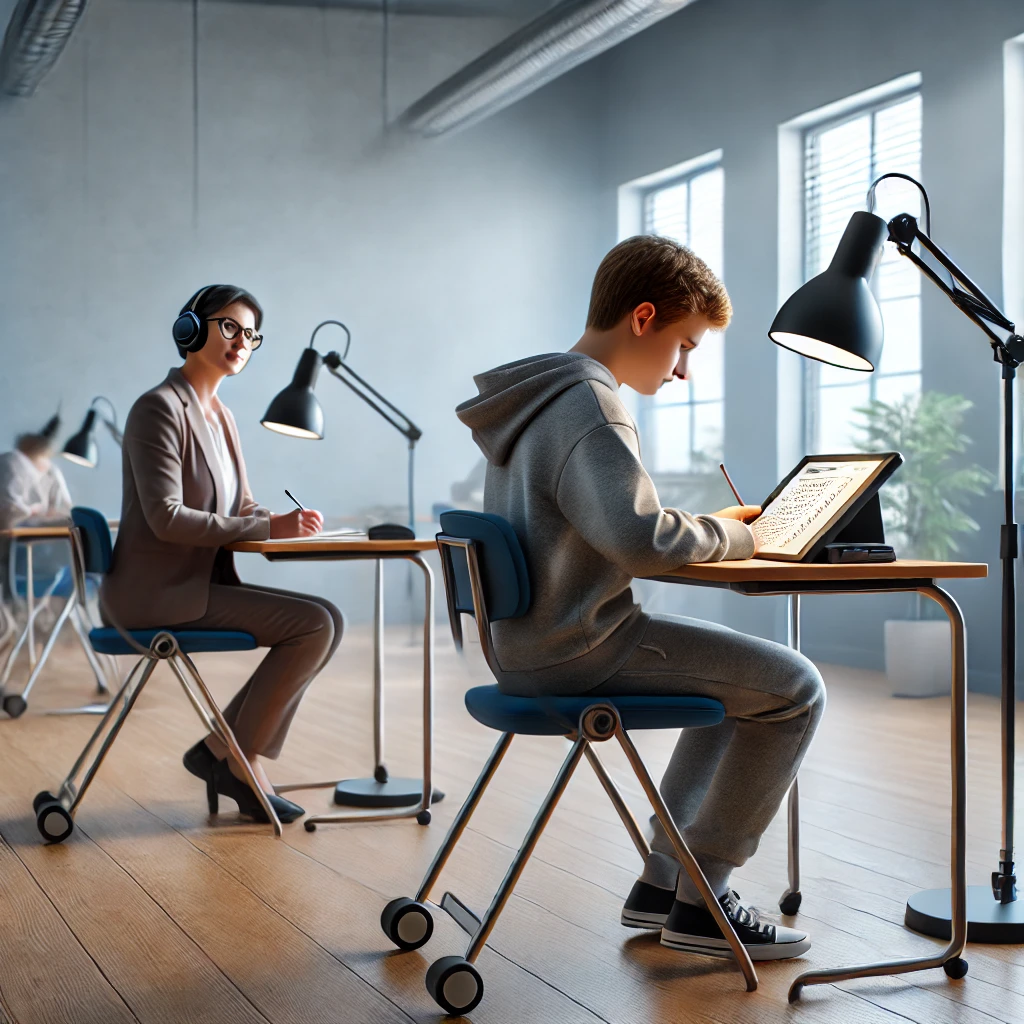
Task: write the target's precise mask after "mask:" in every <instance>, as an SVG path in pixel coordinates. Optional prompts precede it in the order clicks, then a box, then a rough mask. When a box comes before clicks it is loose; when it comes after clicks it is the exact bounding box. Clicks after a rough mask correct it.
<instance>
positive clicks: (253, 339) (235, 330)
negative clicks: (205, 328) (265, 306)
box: [209, 316, 263, 352]
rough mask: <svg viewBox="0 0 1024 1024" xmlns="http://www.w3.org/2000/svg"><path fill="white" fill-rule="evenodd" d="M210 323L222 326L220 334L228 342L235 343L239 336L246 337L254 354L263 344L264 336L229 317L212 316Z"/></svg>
mask: <svg viewBox="0 0 1024 1024" xmlns="http://www.w3.org/2000/svg"><path fill="white" fill-rule="evenodd" d="M209 321H210V323H211V324H220V333H221V334H223V335H224V337H225V338H226V339H227V340H228V341H234V340H235V338H237V337H238V335H239V334H242V335H244V337H245V340H246V341H247V342H248V343H249V347H250V348H251V349H252V350H253V352H255V351H256V349H258V348H259V347H260V345H262V344H263V335H262V334H257V333H256V332H255V331H254V330H253V329H252V328H251V327H243V326H242V325H241V324H240V323H239V322H238V321H237V320H232V319H231V317H229V316H211V317H209Z"/></svg>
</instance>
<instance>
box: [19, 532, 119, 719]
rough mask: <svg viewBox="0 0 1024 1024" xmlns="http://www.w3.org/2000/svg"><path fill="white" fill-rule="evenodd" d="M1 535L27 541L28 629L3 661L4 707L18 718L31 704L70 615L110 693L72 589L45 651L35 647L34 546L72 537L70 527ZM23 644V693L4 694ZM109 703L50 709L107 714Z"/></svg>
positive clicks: (102, 685) (101, 682)
mask: <svg viewBox="0 0 1024 1024" xmlns="http://www.w3.org/2000/svg"><path fill="white" fill-rule="evenodd" d="M111 526H115V527H116V526H117V522H116V521H112V522H111ZM0 539H2V540H9V541H11V542H12V543H13V542H18V543H20V544H24V545H25V607H26V620H27V621H26V623H25V629H24V630H23V631H22V633H21V636H19V637H18V639H17V641H16V642H15V644H14V646H13V647H12V648H11V651H10V653H9V654H8V656H7V660H6V662H5V663H4V669H3V673H2V675H0V697H2V698H3V709H4V711H5V712H6V713H7V714H8V715H9V716H10V717H11V718H17V717H19V716H20V715H22V714H23V713H24V711H25V709H26V707H27V706H28V696H29V693H31V691H32V687H33V686H35V683H36V680H37V679H38V678H39V673H40V672H41V671H42V669H43V666H44V665H45V664H46V661H47V659H48V658H49V656H50V652H51V651H52V650H53V646H54V644H55V643H56V642H57V637H58V636H59V635H60V631H61V630H62V629H63V628H64V623H65V622H67V621H68V619H70V620H71V624H72V626H73V627H74V630H75V633H76V634H77V636H78V639H79V642H80V643H81V645H82V649H83V650H84V651H85V656H86V658H87V659H88V661H89V667H90V668H91V669H92V671H93V675H94V676H95V677H96V686H97V690H98V692H99V693H100V694H107V693H109V692H110V687H109V682H108V679H107V676H106V673H105V672H104V671H103V668H102V667H101V666H100V664H99V662H98V661H97V657H96V654H95V653H94V652H93V649H92V646H91V645H90V644H89V641H88V636H87V634H88V631H89V630H88V623H87V622H85V623H83V622H82V621H81V618H80V616H81V609H80V608H79V606H78V605H79V601H78V595H77V594H76V593H74V592H73V591H72V593H71V595H70V596H69V597H68V598H67V600H66V601H65V603H64V607H63V609H61V613H60V615H59V616H58V618H57V621H56V622H55V623H54V625H53V629H51V630H50V635H49V637H48V638H47V641H46V645H45V646H44V647H43V651H42V654H39V653H38V652H37V650H36V631H35V622H36V615H37V613H38V609H37V608H36V594H35V571H34V567H33V558H32V548H33V546H34V545H35V544H40V543H45V542H49V541H55V540H62V539H63V540H70V527H69V526H61V525H56V526H14V527H11V528H9V529H7V530H0ZM12 564H13V562H12ZM56 583H57V580H56V579H54V585H56ZM11 586H12V590H13V589H14V580H11ZM51 592H52V587H51V589H50V591H48V592H47V593H46V594H45V595H44V600H46V599H48V598H49V597H50V594H51ZM23 644H25V645H27V648H28V666H29V676H28V681H27V682H26V684H25V688H24V689H23V690H22V691H21V693H11V694H6V695H5V694H4V688H5V687H6V685H7V681H8V680H9V679H10V675H11V669H12V668H13V667H14V662H15V660H16V659H17V657H18V652H19V651H20V650H21V647H22V645H23ZM108 706H109V705H107V704H103V703H93V704H86V705H84V706H83V707H79V708H62V709H60V710H58V711H53V712H50V713H51V714H90V715H95V714H104V713H105V712H106V710H107V707H108Z"/></svg>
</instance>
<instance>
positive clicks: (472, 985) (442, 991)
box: [427, 956, 484, 1016]
mask: <svg viewBox="0 0 1024 1024" xmlns="http://www.w3.org/2000/svg"><path fill="white" fill-rule="evenodd" d="M427 991H428V992H429V993H430V995H431V998H432V999H433V1000H434V1002H436V1003H437V1005H438V1006H440V1007H441V1009H442V1010H444V1011H445V1012H446V1013H450V1014H452V1015H454V1016H460V1015H463V1014H467V1013H469V1012H470V1011H472V1010H474V1009H476V1006H477V1004H478V1003H479V1002H480V1000H481V999H483V996H484V979H483V978H481V977H480V972H479V971H478V970H477V969H476V968H475V967H474V966H473V965H472V964H471V963H470V962H469V961H468V960H466V959H464V958H463V957H461V956H443V957H441V959H440V960H435V961H434V962H433V963H432V964H431V965H430V968H429V969H428V970H427Z"/></svg>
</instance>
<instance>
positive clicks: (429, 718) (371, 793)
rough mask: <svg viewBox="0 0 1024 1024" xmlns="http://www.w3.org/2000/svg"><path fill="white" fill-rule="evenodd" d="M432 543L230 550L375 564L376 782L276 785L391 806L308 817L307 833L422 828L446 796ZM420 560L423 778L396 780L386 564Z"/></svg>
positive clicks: (293, 544)
mask: <svg viewBox="0 0 1024 1024" xmlns="http://www.w3.org/2000/svg"><path fill="white" fill-rule="evenodd" d="M436 549H437V545H436V543H435V542H434V541H433V540H419V539H417V540H367V539H366V538H358V539H351V540H349V539H346V538H314V539H312V540H269V541H241V542H239V543H237V544H232V545H231V547H230V550H231V551H238V552H250V553H254V554H259V555H262V556H263V557H264V558H266V559H267V561H269V562H292V561H303V560H305V561H331V562H335V561H367V560H370V561H374V562H376V563H377V565H376V583H375V595H374V597H375V600H374V615H373V759H374V772H373V778H372V779H369V778H368V779H335V780H334V781H331V782H315V783H295V784H289V785H284V786H275V787H274V789H275V790H276V791H277V792H278V793H287V792H292V791H294V790H300V789H326V788H328V787H331V786H333V787H334V800H335V803H339V804H347V805H349V806H353V807H363V808H390V810H381V811H379V812H377V813H371V814H368V813H365V812H364V813H360V814H320V815H310V816H309V817H307V818H306V819H305V822H304V826H305V829H306V831H307V832H312V831H313V830H314V829H315V828H316V826H317V825H318V824H320V823H327V822H346V821H382V820H386V819H391V818H410V817H415V818H416V820H417V821H418V822H419V823H420V824H421V825H426V824H428V823H429V822H430V804H431V803H432V802H436V801H438V800H440V799H442V797H443V796H444V794H443V793H439V792H435V791H434V789H433V787H432V785H431V762H432V752H433V731H434V693H433V679H434V574H433V572H431V569H430V566H429V565H427V563H426V561H425V560H424V558H423V553H424V552H425V551H434V550H436ZM394 558H398V559H405V560H406V561H409V562H415V564H416V565H418V566H419V567H420V570H421V571H422V572H423V578H424V587H425V590H424V597H425V600H424V612H423V778H422V779H396V778H391V777H390V776H389V775H388V770H387V768H386V766H385V765H384V699H383V697H384V693H383V688H384V562H385V560H387V559H394Z"/></svg>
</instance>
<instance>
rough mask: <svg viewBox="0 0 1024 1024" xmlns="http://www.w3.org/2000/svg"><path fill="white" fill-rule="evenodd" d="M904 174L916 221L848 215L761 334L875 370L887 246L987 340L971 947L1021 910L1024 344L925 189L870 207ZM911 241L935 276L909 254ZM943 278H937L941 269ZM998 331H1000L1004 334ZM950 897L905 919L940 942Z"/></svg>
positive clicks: (926, 902)
mask: <svg viewBox="0 0 1024 1024" xmlns="http://www.w3.org/2000/svg"><path fill="white" fill-rule="evenodd" d="M886 178H903V179H904V180H906V181H909V182H911V183H912V184H914V185H915V186H916V187H917V188H919V189H920V190H921V194H922V196H923V197H924V211H925V225H926V228H925V229H924V230H922V228H921V226H920V224H919V223H918V220H917V218H916V217H914V216H912V215H911V214H909V213H901V214H898V215H897V216H895V217H893V218H892V220H890V221H889V222H888V223H886V222H885V221H884V220H882V218H881V217H878V216H876V215H875V214H874V212H865V211H858V212H857V213H855V214H853V216H852V217H851V218H850V222H849V224H848V225H847V227H846V230H845V232H844V233H843V237H842V239H841V240H840V242H839V245H838V247H837V249H836V254H835V256H834V257H833V260H832V263H831V264H830V265H829V267H828V268H827V269H826V270H825V271H824V272H823V273H821V274H819V275H818V276H817V277H815V278H812V279H811V280H810V281H808V282H807V284H805V285H804V286H803V287H802V288H800V289H798V290H797V291H796V292H794V293H793V295H792V296H791V297H790V298H789V299H788V300H787V301H786V303H785V304H784V305H783V306H782V308H781V309H780V310H779V312H778V314H777V315H776V317H775V320H774V322H773V323H772V326H771V329H770V330H769V332H768V336H769V337H770V338H771V340H772V341H774V342H775V343H776V344H777V345H780V346H782V347H783V348H788V349H791V350H792V351H794V352H797V353H799V354H800V355H805V356H808V357H810V358H812V359H817V360H820V361H822V362H826V363H831V364H832V365H836V366H842V367H846V368H847V369H853V370H866V371H868V372H870V371H872V370H874V369H875V367H876V366H877V364H878V358H879V356H880V355H881V349H882V318H881V313H880V311H879V310H878V306H877V302H876V301H875V300H874V297H873V296H872V294H871V292H870V288H869V286H868V279H869V278H870V276H871V274H872V272H873V271H874V268H875V266H876V265H877V262H878V259H879V257H880V255H881V252H882V248H883V246H884V243H885V242H886V241H891V242H893V243H894V244H895V246H896V251H897V252H898V253H899V254H900V255H901V256H903V257H905V258H906V259H908V260H910V262H911V263H913V264H914V266H916V267H917V268H918V270H920V271H921V273H922V274H924V276H925V277H927V278H928V280H929V281H931V282H932V284H934V285H935V286H936V287H937V288H938V289H939V290H940V291H941V292H942V293H943V294H944V295H946V296H947V297H948V298H949V300H950V301H951V302H952V303H953V305H955V306H956V307H957V309H959V310H960V312H962V313H963V314H964V315H965V316H966V317H967V318H968V319H969V320H971V322H972V323H974V325H975V326H976V327H978V328H979V329H980V330H981V331H982V332H983V333H984V334H985V336H986V337H987V338H988V341H989V345H990V347H991V351H992V357H993V359H994V360H995V362H996V363H998V364H999V367H1000V372H1001V375H1002V380H1003V388H1002V407H1003V465H1002V476H1003V513H1004V517H1003V519H1004V521H1003V525H1002V527H1001V530H1000V539H999V557H1000V561H1001V563H1002V643H1001V648H1002V677H1001V689H1002V703H1001V731H1002V790H1003V792H1002V796H1003V800H1002V836H1001V844H1002V845H1001V848H1000V851H999V864H998V868H997V869H996V870H995V871H993V872H992V879H991V888H989V887H987V886H969V887H968V899H967V916H968V922H969V923H968V931H967V937H968V939H969V940H971V941H974V942H998V943H1019V942H1024V905H1022V903H1021V902H1019V901H1018V900H1017V878H1016V874H1015V868H1014V857H1013V832H1014V820H1013V818H1014V814H1013V804H1014V754H1015V746H1016V742H1015V740H1016V737H1015V734H1014V709H1015V702H1016V687H1015V676H1016V640H1017V619H1016V614H1017V613H1016V560H1017V557H1018V551H1019V543H1018V529H1017V524H1016V523H1015V522H1014V472H1015V459H1014V447H1015V446H1014V383H1013V382H1014V378H1015V377H1016V373H1017V367H1018V366H1020V364H1021V363H1022V362H1024V338H1022V337H1021V336H1020V335H1019V334H1017V332H1016V327H1015V326H1014V324H1013V323H1012V322H1011V321H1010V320H1009V319H1008V318H1007V316H1006V314H1005V313H1003V312H1002V311H1001V310H1000V309H999V308H998V307H997V306H996V304H995V303H994V302H993V301H992V300H991V299H990V298H989V297H988V296H987V295H986V294H985V293H984V292H983V291H982V289H981V288H979V287H978V285H977V284H975V283H974V282H973V281H972V280H971V279H970V278H969V277H968V276H967V275H966V274H965V273H964V272H963V271H962V270H961V269H960V267H959V266H957V264H956V263H955V262H954V261H953V260H952V259H951V258H950V257H949V256H948V255H947V254H946V253H945V252H944V251H943V250H942V249H941V248H939V246H938V245H936V244H935V242H934V241H933V240H932V239H931V237H930V233H931V206H930V203H929V201H928V194H927V192H926V191H925V189H924V186H923V185H922V184H921V183H920V182H919V181H917V180H916V179H914V178H911V177H910V176H909V175H906V174H897V173H891V174H883V175H882V176H881V177H880V178H878V179H877V180H876V181H874V182H873V183H872V185H871V188H870V189H869V190H868V205H869V207H870V208H871V210H872V211H873V209H874V194H875V188H876V187H877V185H878V183H879V182H880V181H882V180H884V179H886ZM915 243H917V245H918V247H919V248H920V250H921V251H923V252H926V253H928V254H929V255H930V256H931V257H932V259H933V260H934V261H935V263H936V264H937V265H938V267H939V268H940V270H936V269H935V267H933V266H932V265H931V264H930V263H928V262H926V261H925V260H924V259H923V258H922V257H921V255H919V253H918V252H915V251H914V249H913V246H914V244H915ZM941 271H945V272H946V273H947V274H948V275H949V279H948V280H946V278H945V276H944V275H943V274H942V273H941ZM997 332H1006V333H1005V334H1001V333H997ZM950 917H951V912H950V891H949V889H930V890H927V891H925V892H919V893H916V894H915V895H914V896H912V897H911V898H910V899H909V900H908V901H907V910H906V923H907V925H908V926H909V927H911V928H913V929H914V930H915V931H919V932H923V933H924V934H926V935H934V936H937V937H939V938H943V937H944V938H949V935H950Z"/></svg>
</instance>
